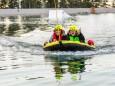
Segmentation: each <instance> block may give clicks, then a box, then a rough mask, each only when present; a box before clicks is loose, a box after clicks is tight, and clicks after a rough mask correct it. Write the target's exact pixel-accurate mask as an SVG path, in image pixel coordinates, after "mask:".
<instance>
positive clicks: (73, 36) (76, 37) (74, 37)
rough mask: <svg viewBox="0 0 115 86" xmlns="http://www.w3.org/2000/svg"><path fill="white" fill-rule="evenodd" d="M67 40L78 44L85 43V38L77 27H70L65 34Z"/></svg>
mask: <svg viewBox="0 0 115 86" xmlns="http://www.w3.org/2000/svg"><path fill="white" fill-rule="evenodd" d="M67 40H71V41H79V42H84V43H85V37H84V36H83V34H82V33H81V30H80V29H78V27H77V26H74V25H72V26H70V28H69V31H68V33H67Z"/></svg>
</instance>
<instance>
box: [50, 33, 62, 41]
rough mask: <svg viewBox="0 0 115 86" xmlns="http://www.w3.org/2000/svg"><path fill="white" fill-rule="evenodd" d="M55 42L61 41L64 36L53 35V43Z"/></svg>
mask: <svg viewBox="0 0 115 86" xmlns="http://www.w3.org/2000/svg"><path fill="white" fill-rule="evenodd" d="M54 40H57V41H60V40H62V36H61V35H60V36H57V35H56V34H55V33H54V34H53V37H52V41H54Z"/></svg>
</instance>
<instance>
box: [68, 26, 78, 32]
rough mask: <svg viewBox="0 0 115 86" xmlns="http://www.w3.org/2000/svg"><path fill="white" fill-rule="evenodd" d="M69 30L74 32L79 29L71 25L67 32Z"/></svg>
mask: <svg viewBox="0 0 115 86" xmlns="http://www.w3.org/2000/svg"><path fill="white" fill-rule="evenodd" d="M70 30H75V31H78V30H79V29H78V27H77V26H75V25H72V26H71V27H70V28H69V31H70Z"/></svg>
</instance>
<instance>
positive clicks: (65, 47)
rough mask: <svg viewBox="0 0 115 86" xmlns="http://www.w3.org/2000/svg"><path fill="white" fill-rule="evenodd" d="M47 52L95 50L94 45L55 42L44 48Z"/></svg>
mask: <svg viewBox="0 0 115 86" xmlns="http://www.w3.org/2000/svg"><path fill="white" fill-rule="evenodd" d="M43 49H44V50H45V51H85V50H94V49H95V46H94V45H89V44H87V43H81V42H74V41H55V42H51V43H48V44H47V45H45V46H44V47H43Z"/></svg>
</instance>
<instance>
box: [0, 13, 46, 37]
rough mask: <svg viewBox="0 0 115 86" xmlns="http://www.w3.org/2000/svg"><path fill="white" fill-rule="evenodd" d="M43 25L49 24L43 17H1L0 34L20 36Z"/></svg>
mask: <svg viewBox="0 0 115 86" xmlns="http://www.w3.org/2000/svg"><path fill="white" fill-rule="evenodd" d="M44 21H46V22H44ZM43 24H48V23H47V20H44V19H43V18H42V17H41V16H20V15H17V16H9V17H4V16H1V17H0V34H4V35H8V36H19V35H20V34H22V33H26V32H29V31H32V30H34V29H35V28H36V27H39V26H43Z"/></svg>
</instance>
